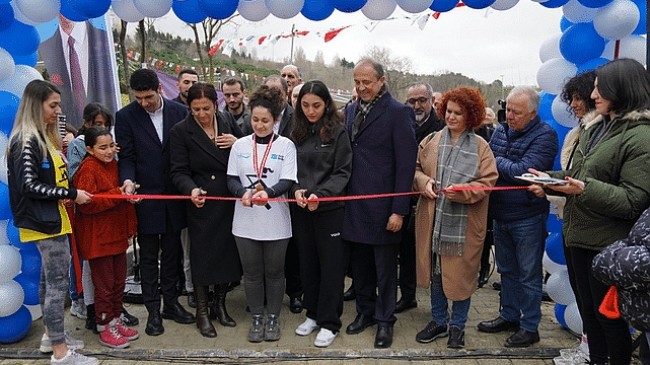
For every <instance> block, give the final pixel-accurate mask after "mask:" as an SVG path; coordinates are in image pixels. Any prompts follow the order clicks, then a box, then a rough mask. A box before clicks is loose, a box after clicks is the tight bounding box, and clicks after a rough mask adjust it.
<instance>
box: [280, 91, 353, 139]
mask: <svg viewBox="0 0 650 365" xmlns="http://www.w3.org/2000/svg"><path fill="white" fill-rule="evenodd" d="M307 94H314V95H316V96H318V97H319V98H321V99H323V102H324V103H325V111H324V113H323V117H322V120H323V126H322V127H321V129H320V139H321V141H322V142H323V143H330V142H332V140H333V139H334V137H336V132H337V131H338V129H339V128H340V127H341V125H342V118H341V115H340V114H339V112H338V111H337V109H336V105H335V104H334V100H333V99H332V95H330V92H329V90H328V89H327V86H325V84H324V83H323V82H322V81H319V80H312V81H307V82H306V83H305V84H304V85H303V86H302V89H300V93H298V100H297V101H296V104H297V105H295V109H294V111H293V128H292V131H291V138H293V140H294V141H295V142H296V143H298V144H301V143H302V142H304V141H305V139H307V136H308V134H309V127H310V124H311V123H309V120H307V116H306V115H305V112H304V111H303V110H302V98H303V97H304V96H305V95H307Z"/></svg>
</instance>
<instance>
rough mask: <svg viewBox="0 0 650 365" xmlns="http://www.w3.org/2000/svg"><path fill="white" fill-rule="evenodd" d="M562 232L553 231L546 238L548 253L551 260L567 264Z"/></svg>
mask: <svg viewBox="0 0 650 365" xmlns="http://www.w3.org/2000/svg"><path fill="white" fill-rule="evenodd" d="M562 241H563V240H562V233H553V234H551V235H550V236H548V238H546V254H547V255H548V258H549V259H551V261H553V262H555V263H556V264H559V265H566V258H565V257H564V248H563V245H564V243H563V242H562Z"/></svg>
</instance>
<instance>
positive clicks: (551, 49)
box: [539, 33, 562, 63]
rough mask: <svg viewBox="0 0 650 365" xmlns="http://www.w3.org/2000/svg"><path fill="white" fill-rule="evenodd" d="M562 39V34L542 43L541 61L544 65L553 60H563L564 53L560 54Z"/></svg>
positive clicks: (540, 50) (540, 49) (540, 48)
mask: <svg viewBox="0 0 650 365" xmlns="http://www.w3.org/2000/svg"><path fill="white" fill-rule="evenodd" d="M560 38H562V33H560V34H557V35H554V36H552V37H550V38H547V39H546V40H545V41H544V42H543V43H542V46H541V47H539V59H540V60H541V61H542V63H544V62H546V61H548V60H550V59H552V58H562V52H560Z"/></svg>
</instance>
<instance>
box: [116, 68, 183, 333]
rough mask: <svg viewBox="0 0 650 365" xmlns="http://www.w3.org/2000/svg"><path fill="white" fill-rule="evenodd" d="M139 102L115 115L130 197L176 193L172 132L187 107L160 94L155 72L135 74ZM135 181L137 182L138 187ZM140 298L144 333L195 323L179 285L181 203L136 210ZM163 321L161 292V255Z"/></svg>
mask: <svg viewBox="0 0 650 365" xmlns="http://www.w3.org/2000/svg"><path fill="white" fill-rule="evenodd" d="M130 86H131V89H133V93H134V95H135V99H136V100H135V101H133V102H131V103H130V104H129V105H127V106H125V107H124V108H122V109H121V110H120V111H118V112H117V114H116V116H115V137H116V141H117V142H118V143H119V145H120V147H121V149H120V154H119V157H120V158H119V161H118V167H119V171H120V180H121V181H122V182H123V183H124V184H125V186H126V191H127V193H134V192H135V189H136V187H138V186H139V192H141V193H144V194H178V191H177V190H176V189H175V188H174V186H173V185H172V182H171V179H170V174H169V160H170V156H169V132H170V130H171V128H172V127H173V126H174V125H175V124H176V123H178V122H180V121H181V120H183V119H184V118H185V116H186V115H187V107H186V106H184V105H182V104H179V103H176V102H175V101H172V100H168V99H164V98H163V97H162V96H161V95H160V88H161V86H160V82H159V80H158V76H157V75H156V73H155V72H154V71H152V70H148V69H140V70H137V71H135V72H134V73H133V74H132V75H131V79H130ZM136 182H137V183H136ZM136 213H137V216H138V244H139V246H140V272H141V277H142V295H143V298H144V304H145V306H146V308H147V311H148V312H149V317H148V319H147V327H146V329H145V332H146V333H147V334H148V335H150V336H157V335H160V334H162V333H163V332H164V330H165V329H164V327H163V325H162V318H166V319H173V320H174V321H176V322H178V323H193V322H194V321H195V319H194V316H193V315H192V314H191V313H189V312H187V311H186V310H185V309H184V308H183V307H182V306H181V305H180V304H179V303H178V293H177V291H176V283H177V282H178V272H179V270H180V266H179V265H180V254H181V240H180V231H181V229H182V228H184V227H185V225H186V224H185V215H184V208H183V202H181V201H169V200H154V199H151V200H143V201H141V202H140V203H139V204H138V205H136ZM159 251H160V287H161V291H162V297H163V304H164V305H163V311H162V318H161V313H160V293H159V292H158V275H159V272H158V271H159V270H158V252H159Z"/></svg>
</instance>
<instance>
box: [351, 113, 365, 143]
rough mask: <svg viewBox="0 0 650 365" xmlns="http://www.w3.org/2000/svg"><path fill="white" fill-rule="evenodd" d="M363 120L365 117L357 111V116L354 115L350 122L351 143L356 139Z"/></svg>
mask: <svg viewBox="0 0 650 365" xmlns="http://www.w3.org/2000/svg"><path fill="white" fill-rule="evenodd" d="M365 120H366V115H365V114H364V113H363V111H361V110H359V111H358V112H357V115H355V116H354V119H353V120H352V141H354V140H355V139H356V137H357V133H359V130H360V129H361V125H362V124H363V122H364V121H365Z"/></svg>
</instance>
